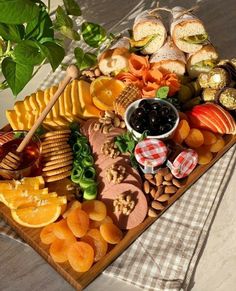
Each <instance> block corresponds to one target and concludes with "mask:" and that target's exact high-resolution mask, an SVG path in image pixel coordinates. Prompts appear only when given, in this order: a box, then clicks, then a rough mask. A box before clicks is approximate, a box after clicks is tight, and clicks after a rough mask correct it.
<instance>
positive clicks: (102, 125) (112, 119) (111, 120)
mask: <svg viewBox="0 0 236 291" xmlns="http://www.w3.org/2000/svg"><path fill="white" fill-rule="evenodd" d="M113 128H125V122H124V120H121V119H120V118H119V117H118V115H116V114H115V113H114V112H113V111H104V115H103V116H101V117H100V118H99V119H98V121H97V122H95V123H94V126H93V130H94V131H99V130H100V131H101V132H102V133H104V134H108V133H109V132H110V131H111V130H112V129H113Z"/></svg>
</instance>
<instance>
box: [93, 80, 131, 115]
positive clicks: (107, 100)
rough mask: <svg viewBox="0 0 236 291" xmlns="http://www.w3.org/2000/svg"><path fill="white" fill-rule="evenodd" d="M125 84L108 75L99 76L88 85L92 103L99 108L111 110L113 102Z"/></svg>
mask: <svg viewBox="0 0 236 291" xmlns="http://www.w3.org/2000/svg"><path fill="white" fill-rule="evenodd" d="M124 87H125V84H124V83H123V82H121V81H119V80H116V79H114V78H110V77H104V76H102V77H99V78H97V79H95V80H94V81H93V82H92V83H91V86H90V93H91V97H92V101H93V103H94V105H95V106H96V107H97V108H99V109H101V110H113V102H114V101H115V99H116V98H117V97H118V95H119V94H120V93H121V91H122V90H123V89H124Z"/></svg>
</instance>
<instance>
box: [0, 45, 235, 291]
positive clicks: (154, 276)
mask: <svg viewBox="0 0 236 291" xmlns="http://www.w3.org/2000/svg"><path fill="white" fill-rule="evenodd" d="M75 46H77V45H75V44H72V45H71V47H70V50H69V52H68V56H67V57H66V58H65V60H64V63H70V62H73V57H72V54H71V52H73V50H74V48H75ZM64 74H65V73H64V72H63V71H62V70H61V68H60V67H59V68H58V69H57V70H56V71H55V72H54V73H53V74H50V75H49V76H48V77H47V78H46V80H45V81H44V82H43V83H42V84H41V86H40V88H41V89H44V88H46V87H49V86H51V85H53V84H56V83H58V82H59V81H60V80H61V79H62V78H63V77H64ZM235 162H236V146H234V147H232V148H231V149H230V150H229V151H228V152H227V153H226V154H225V155H224V156H223V157H222V158H221V159H220V160H219V161H218V162H217V163H216V164H215V165H214V166H213V167H212V168H211V169H210V170H208V171H207V173H205V174H204V175H203V176H202V177H201V178H200V179H199V180H198V181H197V182H196V183H195V184H194V185H193V186H192V187H191V188H190V189H189V190H188V191H186V192H185V193H184V195H183V196H182V197H181V198H180V199H178V200H177V201H176V202H175V203H174V204H173V205H172V206H171V207H170V208H169V209H168V210H167V211H166V212H165V213H164V214H163V215H162V216H161V217H160V218H159V219H158V220H157V221H156V222H155V223H153V224H152V225H151V226H150V227H149V228H148V229H147V230H146V231H145V232H144V233H143V234H142V235H141V236H140V237H139V238H138V239H137V240H136V241H135V242H134V243H133V244H132V245H131V246H130V247H129V248H128V249H127V250H126V251H125V252H124V253H123V254H122V255H120V256H119V257H118V258H117V259H116V260H115V261H114V262H113V263H112V264H111V265H110V266H109V267H108V268H107V269H106V270H105V271H104V273H105V274H107V275H110V276H114V277H116V278H118V279H121V280H124V281H127V282H129V283H131V284H134V285H136V286H138V287H140V288H142V289H144V290H165V291H167V290H172V291H173V290H181V289H184V290H186V289H187V287H188V285H189V282H190V279H191V276H192V273H193V270H194V267H195V265H196V262H197V258H198V256H199V253H200V251H201V250H202V247H203V245H204V242H205V240H206V236H207V233H208V232H209V229H210V226H211V223H212V221H213V218H214V215H215V212H216V210H217V207H218V205H219V202H220V199H221V197H222V195H223V194H224V190H225V187H226V185H227V182H228V180H229V178H230V176H231V173H232V171H233V170H234V169H235ZM0 234H1V235H6V236H8V237H11V238H13V239H15V240H17V241H19V242H22V243H24V242H23V241H22V240H21V239H20V238H19V237H18V236H17V234H16V233H15V232H14V231H13V230H12V229H11V228H10V227H9V226H8V225H7V224H5V223H4V222H3V221H1V220H0Z"/></svg>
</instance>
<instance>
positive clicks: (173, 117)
mask: <svg viewBox="0 0 236 291" xmlns="http://www.w3.org/2000/svg"><path fill="white" fill-rule="evenodd" d="M166 121H167V122H169V123H172V124H173V123H175V121H176V115H175V114H173V113H170V114H169V115H168V116H167V119H166Z"/></svg>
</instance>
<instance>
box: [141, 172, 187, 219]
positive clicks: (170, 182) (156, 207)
mask: <svg viewBox="0 0 236 291" xmlns="http://www.w3.org/2000/svg"><path fill="white" fill-rule="evenodd" d="M144 178H145V181H144V183H143V190H144V193H145V194H147V195H150V198H151V199H150V201H151V204H150V207H149V212H148V215H149V216H151V217H156V216H157V214H158V212H160V211H162V210H163V209H164V208H165V203H166V202H167V201H168V200H169V199H170V197H171V196H172V195H174V194H175V193H176V192H177V190H178V189H179V188H181V187H183V186H184V185H185V181H181V180H178V179H176V178H174V177H173V175H172V174H171V172H170V170H169V168H167V167H166V168H161V169H159V170H158V172H157V173H156V174H155V175H152V174H145V175H144Z"/></svg>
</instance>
